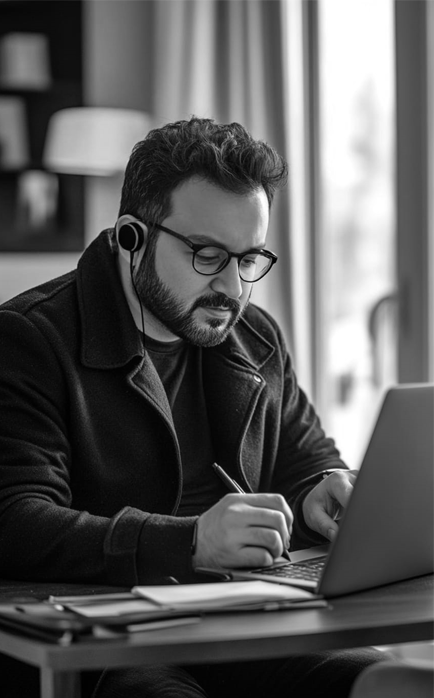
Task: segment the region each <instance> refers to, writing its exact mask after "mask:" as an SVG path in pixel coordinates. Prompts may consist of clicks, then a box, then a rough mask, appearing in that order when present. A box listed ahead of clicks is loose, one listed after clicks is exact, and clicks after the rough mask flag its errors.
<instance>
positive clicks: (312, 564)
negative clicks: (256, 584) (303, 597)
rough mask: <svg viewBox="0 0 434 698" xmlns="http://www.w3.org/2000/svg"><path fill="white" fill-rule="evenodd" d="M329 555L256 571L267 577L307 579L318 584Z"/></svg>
mask: <svg viewBox="0 0 434 698" xmlns="http://www.w3.org/2000/svg"><path fill="white" fill-rule="evenodd" d="M326 559H327V555H323V556H321V557H315V558H312V559H311V560H304V561H303V562H288V564H286V565H285V564H278V565H271V566H270V567H265V568H261V569H258V570H254V572H260V573H261V574H264V575H266V576H271V577H283V578H284V579H306V580H308V581H313V582H317V581H319V578H320V577H321V573H322V571H323V569H324V565H325V561H326Z"/></svg>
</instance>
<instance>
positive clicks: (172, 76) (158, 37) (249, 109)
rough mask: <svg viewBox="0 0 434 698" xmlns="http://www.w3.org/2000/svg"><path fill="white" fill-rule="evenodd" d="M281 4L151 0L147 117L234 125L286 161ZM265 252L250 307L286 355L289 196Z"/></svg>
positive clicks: (282, 196) (280, 205) (281, 196)
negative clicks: (267, 321) (270, 320)
mask: <svg viewBox="0 0 434 698" xmlns="http://www.w3.org/2000/svg"><path fill="white" fill-rule="evenodd" d="M285 5H286V2H285V0H157V1H156V2H155V3H154V6H153V10H154V15H153V22H152V23H153V46H154V59H153V65H154V69H153V114H154V117H155V120H156V122H157V124H156V125H161V124H163V123H166V122H168V121H175V120H177V119H180V118H189V117H190V116H191V115H193V114H194V115H196V116H199V117H209V118H214V119H216V120H217V121H220V122H230V121H239V122H240V123H242V124H243V125H244V126H245V127H246V128H247V129H248V130H249V131H250V132H251V133H252V135H253V136H254V137H255V138H257V139H261V140H265V141H267V142H268V143H270V145H272V146H273V147H274V148H276V150H277V151H278V152H279V153H280V154H282V155H283V156H284V157H286V158H287V159H288V157H289V153H288V123H289V118H288V113H287V110H288V100H287V75H286V44H285V22H284V12H285V9H286V8H285ZM267 246H268V247H269V248H270V249H272V250H273V251H275V252H276V254H277V255H278V256H279V260H278V263H277V264H276V265H275V267H274V268H273V271H272V272H271V273H270V274H269V275H268V276H267V277H265V278H264V280H262V281H260V282H259V283H258V284H256V285H255V287H254V291H253V294H252V300H253V301H254V302H255V303H257V304H258V305H260V306H262V307H263V308H265V309H266V310H268V311H269V312H271V313H272V315H273V316H274V317H275V318H276V319H277V321H278V322H279V324H280V326H281V328H282V330H283V333H284V336H285V339H286V341H287V343H288V344H289V346H290V348H291V350H292V351H294V342H293V337H294V333H293V312H292V307H293V288H292V282H291V230H290V208H289V190H288V189H284V190H282V191H281V192H278V193H277V196H276V199H275V203H274V206H273V210H272V215H271V221H270V229H269V235H268V240H267Z"/></svg>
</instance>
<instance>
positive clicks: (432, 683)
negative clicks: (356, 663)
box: [350, 660, 434, 698]
mask: <svg viewBox="0 0 434 698" xmlns="http://www.w3.org/2000/svg"><path fill="white" fill-rule="evenodd" d="M433 695H434V666H433V665H432V663H431V662H429V661H416V660H415V661H413V660H412V661H405V662H404V661H396V662H394V661H384V662H379V663H378V664H374V665H372V666H370V667H368V668H367V669H365V670H364V671H362V673H361V674H360V675H359V676H358V678H357V679H356V681H355V683H354V686H353V688H352V690H351V693H350V698H433Z"/></svg>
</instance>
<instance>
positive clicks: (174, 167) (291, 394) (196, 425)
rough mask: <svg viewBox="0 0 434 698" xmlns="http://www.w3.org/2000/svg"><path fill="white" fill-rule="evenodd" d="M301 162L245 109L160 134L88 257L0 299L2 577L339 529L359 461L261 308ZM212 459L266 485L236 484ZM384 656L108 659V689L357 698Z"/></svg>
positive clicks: (127, 579)
mask: <svg viewBox="0 0 434 698" xmlns="http://www.w3.org/2000/svg"><path fill="white" fill-rule="evenodd" d="M286 175H287V166H286V163H285V162H284V160H283V159H282V158H281V157H280V156H278V155H277V153H276V152H275V151H274V150H273V149H272V148H271V147H270V146H268V145H267V144H264V143H262V142H258V141H255V140H253V138H252V137H251V136H250V135H249V134H248V133H247V132H246V131H245V129H243V127H241V126H240V125H239V124H230V125H218V124H215V123H214V122H213V121H212V120H207V119H197V118H192V119H190V120H189V121H180V122H177V123H174V124H168V125H167V126H165V127H163V128H161V129H156V130H154V131H151V132H150V133H149V134H148V136H147V137H146V138H145V139H144V140H143V141H141V142H140V143H138V144H137V145H136V147H135V148H134V150H133V153H132V155H131V158H130V160H129V163H128V166H127V169H126V173H125V181H124V185H123V189H122V197H121V204H120V211H119V218H118V220H117V222H116V225H115V228H114V229H113V230H108V231H103V233H101V234H100V236H99V237H98V238H96V240H95V241H94V242H93V243H92V244H91V245H90V246H89V248H88V249H87V250H86V251H85V252H84V254H83V256H82V258H81V260H80V262H79V265H78V268H77V271H74V272H71V273H70V274H67V275H66V276H64V277H61V278H60V279H55V280H53V281H51V282H48V283H47V284H44V285H43V286H41V287H39V288H37V289H33V290H31V291H28V292H26V293H25V294H22V295H21V296H18V297H17V298H15V299H13V300H11V301H9V302H8V303H5V304H4V305H3V306H2V308H1V311H0V337H1V340H0V372H1V373H0V376H1V379H0V414H1V420H0V425H1V426H0V454H1V455H0V465H1V467H0V515H1V522H2V526H1V531H0V552H1V554H0V575H1V576H3V577H10V578H15V579H28V580H32V581H41V580H48V581H67V582H75V581H76V582H85V583H86V582H89V583H103V584H112V585H125V586H132V585H133V584H138V583H140V584H147V583H168V582H170V581H173V579H175V580H177V581H179V582H181V583H182V582H192V581H203V578H202V577H200V575H198V574H197V573H195V568H196V567H227V566H231V567H236V566H246V565H248V566H255V567H257V566H261V565H267V564H270V563H271V562H272V560H273V559H275V558H276V557H278V556H279V555H281V554H282V553H283V552H284V551H285V550H287V549H288V548H291V549H295V548H297V547H306V546H308V545H312V544H315V543H320V542H324V540H325V539H329V540H330V539H332V538H333V536H334V535H335V533H336V530H337V522H336V519H337V517H338V514H339V511H340V510H341V509H342V508H343V507H345V505H346V504H347V502H348V499H349V497H350V495H351V490H352V487H353V482H354V478H355V474H354V473H352V472H351V471H349V470H348V469H346V466H345V465H344V463H343V462H342V461H341V460H340V458H339V454H338V451H337V450H336V448H335V446H334V444H333V442H332V441H331V440H330V439H327V438H326V436H325V434H324V432H323V430H322V428H321V426H320V423H319V420H318V418H317V416H316V414H315V412H314V409H313V407H312V406H311V405H310V404H309V402H308V400H307V398H306V396H305V395H304V393H303V392H302V391H301V390H300V389H299V387H298V385H297V381H296V377H295V375H294V371H293V368H292V364H291V359H290V357H289V356H288V353H287V351H286V349H285V345H284V342H283V339H282V337H281V334H280V331H279V328H278V327H277V325H276V323H275V321H274V320H273V319H272V318H271V317H270V316H269V315H268V314H267V313H266V312H264V311H263V310H260V309H259V308H257V307H254V306H253V305H249V298H250V294H251V290H252V284H253V283H254V282H256V281H259V280H260V279H261V278H262V277H263V276H264V275H265V274H266V273H267V272H268V271H270V269H271V268H272V266H273V264H274V262H275V255H274V254H273V253H272V252H270V251H268V250H267V249H266V247H265V245H266V236H267V229H268V222H269V215H270V209H271V205H272V201H273V197H274V193H275V191H276V189H277V188H278V187H280V186H282V185H283V184H284V182H285V179H286ZM215 461H217V462H218V463H219V464H220V465H221V466H222V467H223V468H224V469H225V470H226V472H227V473H228V474H229V475H230V476H231V477H233V478H234V479H235V480H236V481H238V482H239V484H240V485H241V486H242V488H243V489H244V490H245V491H247V494H228V493H227V489H226V488H225V486H224V484H223V483H222V482H221V481H220V480H219V479H218V478H217V477H216V475H215V473H214V470H213V468H212V467H211V466H212V463H213V462H215ZM330 468H333V469H336V472H335V473H333V474H332V475H330V476H329V477H327V478H326V479H324V477H323V475H324V471H325V470H326V469H327V470H328V469H330ZM377 659H378V657H377V654H376V653H373V651H369V650H366V651H364V652H358V653H340V654H338V655H337V654H333V653H331V654H328V655H325V654H321V655H318V656H316V657H312V656H310V657H303V658H292V659H290V660H284V661H283V660H278V661H277V660H276V661H273V662H263V663H261V662H259V663H258V662H255V663H250V664H248V665H244V664H236V665H226V666H225V665H220V666H207V667H200V666H198V667H191V668H186V669H183V668H180V667H178V668H175V667H170V668H169V667H167V668H163V667H151V668H149V669H134V670H132V669H129V670H119V671H108V672H106V673H105V674H104V675H103V677H102V679H101V681H100V683H99V685H98V688H97V689H96V695H97V696H101V697H102V696H104V697H105V696H112V695H113V696H114V695H116V696H118V695H125V696H136V695H137V696H139V695H140V696H147V697H148V696H154V695H155V696H169V695H174V696H177V697H178V696H204V695H209V696H214V695H249V696H256V695H258V696H259V695H261V696H262V695H291V696H295V695H307V693H306V691H311V692H312V694H313V692H315V694H316V695H326V694H328V693H327V692H324V686H328V688H327V691H328V690H329V689H330V692H331V694H333V695H334V696H340V695H347V694H348V691H349V687H350V686H351V683H352V681H353V680H354V678H355V676H356V675H357V673H358V672H359V671H360V670H361V668H363V667H364V666H367V665H368V664H369V663H371V662H372V661H376V660H377ZM237 686H238V688H236V687H237ZM318 687H321V691H322V693H321V692H320V689H319V688H318ZM297 691H298V692H297ZM309 695H311V693H309Z"/></svg>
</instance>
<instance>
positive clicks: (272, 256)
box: [143, 221, 278, 284]
mask: <svg viewBox="0 0 434 698" xmlns="http://www.w3.org/2000/svg"><path fill="white" fill-rule="evenodd" d="M143 222H144V224H145V225H147V226H148V227H153V228H157V229H158V230H161V231H163V233H167V234H168V235H172V236H173V237H174V238H177V239H178V240H181V242H184V243H185V244H186V245H188V246H189V247H190V249H191V250H193V257H192V260H191V264H192V267H193V269H194V271H195V272H196V273H197V274H201V275H202V276H214V275H215V274H219V273H220V272H221V271H223V269H226V267H227V266H228V264H229V262H230V261H231V259H232V258H233V257H235V259H237V260H238V274H239V277H240V279H241V281H244V282H246V283H250V284H254V283H256V282H257V281H260V280H261V279H263V278H264V276H265V275H266V274H268V272H269V271H270V269H271V268H272V267H273V265H274V264H276V262H277V259H278V257H277V255H276V254H274V252H271V251H270V250H265V249H263V248H261V247H252V248H251V249H250V250H247V251H246V252H241V253H239V254H237V253H236V252H229V250H227V249H226V247H224V246H223V245H219V244H218V243H214V244H212V245H211V244H210V243H206V244H198V243H195V242H192V241H191V240H189V239H188V238H186V237H185V236H184V235H181V233H177V232H176V231H175V230H171V229H170V228H166V226H164V225H160V223H153V222H150V221H143ZM206 247H217V248H218V249H220V250H223V251H224V252H226V254H227V258H226V260H225V261H224V262H223V263H222V264H221V266H220V267H219V268H218V269H216V271H211V272H209V273H207V272H204V271H199V270H198V269H196V267H195V266H194V262H195V259H196V254H197V253H198V252H200V251H201V250H203V249H204V248H206ZM252 252H256V253H260V254H261V255H263V256H264V257H268V259H269V260H270V262H271V263H270V266H269V267H268V268H267V269H266V270H265V271H264V273H263V274H261V276H259V277H258V278H257V279H254V281H252V280H251V279H243V277H242V276H241V271H240V264H241V261H242V259H243V257H247V256H248V255H249V254H252Z"/></svg>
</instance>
